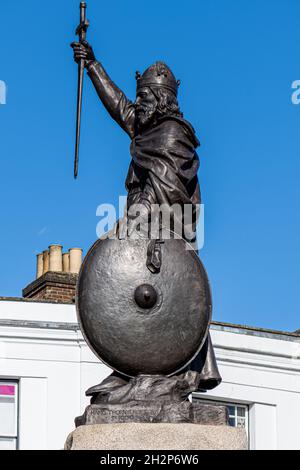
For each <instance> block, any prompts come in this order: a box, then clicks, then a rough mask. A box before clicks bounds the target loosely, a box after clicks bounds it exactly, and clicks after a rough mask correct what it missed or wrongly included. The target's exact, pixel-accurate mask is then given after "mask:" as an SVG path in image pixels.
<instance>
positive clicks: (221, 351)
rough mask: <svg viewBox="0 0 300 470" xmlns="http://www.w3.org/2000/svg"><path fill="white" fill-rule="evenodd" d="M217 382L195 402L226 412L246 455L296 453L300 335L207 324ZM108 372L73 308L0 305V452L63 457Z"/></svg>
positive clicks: (299, 437) (299, 442)
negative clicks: (52, 452) (244, 437)
mask: <svg viewBox="0 0 300 470" xmlns="http://www.w3.org/2000/svg"><path fill="white" fill-rule="evenodd" d="M211 336H212V341H213V345H214V349H215V353H216V357H217V361H218V365H219V369H220V372H221V375H222V378H223V381H222V384H221V385H220V386H218V387H217V388H216V389H215V390H212V391H211V392H209V393H205V394H203V393H201V394H194V396H193V399H195V400H210V401H214V402H218V403H225V404H226V405H228V407H229V408H228V410H229V416H230V424H231V425H237V426H245V428H246V430H247V433H248V441H249V448H250V449H300V335H298V334H296V333H284V332H273V331H270V330H262V329H256V328H251V327H244V326H237V325H230V324H220V323H213V324H212V325H211ZM110 372H111V371H110V369H109V368H108V367H107V366H105V365H104V364H102V363H101V362H100V361H99V359H97V357H96V356H95V355H94V354H93V353H92V352H91V350H90V349H89V347H88V346H87V345H86V343H85V341H84V339H83V337H82V334H81V332H80V330H79V327H78V324H77V319H76V312H75V306H74V304H62V303H57V302H56V303H52V302H43V301H36V300H30V299H29V300H26V299H25V300H24V299H7V298H2V300H0V449H62V448H63V446H64V442H65V440H66V437H67V435H68V433H69V432H71V431H72V430H73V429H74V418H75V417H76V416H78V415H81V414H82V413H83V411H84V409H85V407H86V406H87V405H88V403H89V399H88V398H87V397H86V396H85V391H86V390H87V389H88V388H89V387H90V386H92V385H95V384H97V383H99V382H100V381H101V380H103V379H104V378H105V377H106V376H107V375H108V374H109V373H110Z"/></svg>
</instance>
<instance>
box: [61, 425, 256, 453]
mask: <svg viewBox="0 0 300 470" xmlns="http://www.w3.org/2000/svg"><path fill="white" fill-rule="evenodd" d="M174 449H176V450H246V449H247V438H246V432H245V430H244V429H241V428H233V427H230V426H211V425H201V424H190V423H188V424H186V423H180V424H174V423H155V424H151V423H118V424H91V425H86V426H79V427H78V428H77V429H75V431H73V432H72V433H71V434H69V436H68V438H67V441H66V444H65V450H174Z"/></svg>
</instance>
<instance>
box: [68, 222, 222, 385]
mask: <svg viewBox="0 0 300 470" xmlns="http://www.w3.org/2000/svg"><path fill="white" fill-rule="evenodd" d="M170 233H174V232H172V231H170ZM108 234H109V233H107V234H104V235H103V236H101V237H100V238H98V239H97V240H96V241H95V242H94V243H93V244H92V246H91V247H90V248H89V250H88V252H87V253H86V255H85V257H84V259H83V261H82V264H81V267H80V270H79V273H78V279H77V282H76V292H75V307H76V317H77V321H78V324H79V327H80V331H81V333H82V336H83V338H84V340H85V342H86V343H87V345H88V346H89V348H90V349H91V350H92V352H93V353H94V354H95V356H96V357H97V358H98V359H100V361H101V362H102V364H104V365H106V366H107V367H108V368H109V369H112V370H113V371H116V372H117V373H118V374H121V375H123V376H124V377H129V378H133V377H136V375H130V374H126V373H125V372H122V371H120V370H118V369H116V368H114V367H112V366H111V365H110V364H108V363H107V362H106V361H104V360H103V359H102V357H101V356H100V355H99V353H98V352H97V351H95V348H94V347H93V346H92V345H91V343H90V341H89V339H88V337H87V335H86V333H85V330H84V328H83V324H82V321H81V317H80V312H79V305H78V304H79V303H78V289H79V280H80V277H81V275H82V271H83V269H84V266H85V264H86V262H87V259H88V256H89V254H90V253H91V251H92V250H93V249H94V248H95V246H97V245H98V244H99V243H101V242H103V241H105V240H107V239H108V240H109V238H108V236H106V235H108ZM177 236H178V235H177ZM179 239H180V240H182V241H183V242H184V243H185V244H186V245H189V246H191V245H190V243H188V242H187V241H186V240H184V239H183V238H182V237H179V238H177V240H179ZM187 251H189V252H190V253H191V255H192V257H194V258H195V259H196V262H197V263H198V262H200V263H201V266H202V268H203V270H204V273H205V276H206V280H207V286H208V292H209V299H210V308H209V315H208V317H209V319H208V322H207V326H206V331H205V334H204V336H203V338H202V341H201V343H200V346H199V347H198V349H197V351H196V352H195V354H194V355H193V356H192V358H191V359H189V361H188V362H186V363H185V364H184V365H183V366H181V367H179V368H178V369H176V370H175V371H174V372H171V373H170V374H163V375H165V376H166V377H172V376H173V375H176V374H178V373H179V372H180V371H182V370H184V369H185V368H186V367H188V365H189V364H190V363H191V362H192V361H193V360H194V359H195V358H196V357H197V356H198V354H199V353H200V351H201V349H202V347H203V345H204V343H205V341H206V340H207V337H208V333H209V327H210V324H211V320H212V308H213V307H212V292H211V285H210V282H209V278H208V275H207V272H206V269H205V267H204V265H203V263H202V261H201V260H200V257H199V256H198V255H197V254H196V252H195V250H194V249H193V248H192V247H191V250H187ZM137 375H138V374H137ZM153 375H156V374H153Z"/></svg>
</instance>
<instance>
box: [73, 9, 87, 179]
mask: <svg viewBox="0 0 300 470" xmlns="http://www.w3.org/2000/svg"><path fill="white" fill-rule="evenodd" d="M79 8H80V23H79V25H78V26H77V28H76V34H77V35H78V37H79V42H82V41H84V40H85V38H86V31H87V28H88V26H89V22H88V21H87V19H86V3H85V2H80V5H79ZM83 73H84V59H80V62H79V63H78V88H77V118H76V144H75V161H74V178H75V179H76V178H77V174H78V157H79V141H80V122H81V108H82V87H83Z"/></svg>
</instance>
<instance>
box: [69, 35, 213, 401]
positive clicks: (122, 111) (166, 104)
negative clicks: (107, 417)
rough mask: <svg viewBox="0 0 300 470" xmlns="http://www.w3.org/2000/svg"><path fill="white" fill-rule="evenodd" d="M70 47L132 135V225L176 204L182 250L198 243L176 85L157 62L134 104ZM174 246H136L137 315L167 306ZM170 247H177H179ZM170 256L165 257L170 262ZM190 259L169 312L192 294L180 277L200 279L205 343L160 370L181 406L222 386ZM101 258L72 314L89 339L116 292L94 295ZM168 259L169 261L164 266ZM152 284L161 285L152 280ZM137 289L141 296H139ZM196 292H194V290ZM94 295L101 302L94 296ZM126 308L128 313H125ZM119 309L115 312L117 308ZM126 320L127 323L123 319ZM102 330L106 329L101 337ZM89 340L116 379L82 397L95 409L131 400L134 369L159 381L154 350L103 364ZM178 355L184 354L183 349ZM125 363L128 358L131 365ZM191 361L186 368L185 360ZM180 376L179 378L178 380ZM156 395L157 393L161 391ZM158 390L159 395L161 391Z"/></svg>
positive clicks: (90, 265)
mask: <svg viewBox="0 0 300 470" xmlns="http://www.w3.org/2000/svg"><path fill="white" fill-rule="evenodd" d="M71 46H72V48H73V50H74V59H75V61H76V62H77V63H81V62H82V61H84V65H85V68H86V70H87V72H88V75H89V77H90V79H91V80H92V82H93V84H94V87H95V89H96V91H97V93H98V96H99V98H100V100H101V101H102V103H103V105H104V106H105V108H106V109H107V111H108V112H109V114H110V115H111V117H112V118H113V119H114V120H115V121H116V122H117V123H118V124H119V125H120V126H121V128H122V129H123V130H124V131H125V132H126V133H127V134H128V135H129V137H130V139H131V145H130V153H131V157H132V160H131V163H130V166H129V170H128V174H127V178H126V189H127V191H128V199H127V210H128V214H129V221H130V218H131V216H130V208H131V207H132V206H133V205H134V204H137V203H138V204H139V205H140V206H141V207H142V208H143V212H144V217H145V218H146V219H148V220H149V219H150V218H151V214H152V207H153V206H154V205H155V204H156V205H157V204H158V205H162V204H163V205H165V206H167V207H169V208H170V211H171V212H172V207H173V206H174V205H176V204H177V205H178V204H179V205H180V206H182V207H183V206H184V205H187V204H188V205H190V206H191V207H192V224H191V227H192V230H190V229H189V230H186V231H185V232H184V234H185V235H184V237H183V238H184V241H185V242H190V241H193V240H194V239H195V232H194V229H195V224H196V222H197V215H198V205H199V204H200V189H199V182H198V177H197V171H198V168H199V158H198V155H197V153H196V148H197V147H198V146H199V145H200V143H199V141H198V139H197V137H196V134H195V131H194V129H193V127H192V125H191V124H190V123H189V122H188V121H187V120H185V119H184V117H183V114H182V112H181V111H180V108H179V105H178V101H177V94H178V87H179V81H178V80H176V79H175V77H174V75H173V73H172V71H171V70H170V68H169V67H168V66H167V65H166V64H165V63H163V62H156V63H154V64H153V65H151V66H150V67H149V68H148V69H147V70H146V71H145V72H144V73H143V74H142V75H141V74H140V73H139V72H137V73H136V82H137V89H136V100H135V101H134V102H132V101H130V100H129V99H128V98H127V97H126V96H125V94H124V93H123V92H122V91H121V90H120V89H119V88H118V87H117V86H116V84H115V83H114V82H113V81H112V80H111V79H110V77H109V76H108V74H107V73H106V71H105V69H104V68H103V66H102V64H101V63H100V62H99V61H97V60H96V58H95V55H94V52H93V49H92V47H91V46H90V44H89V43H88V42H87V41H86V40H83V41H81V42H74V43H72V44H71ZM133 219H134V217H133ZM185 223H186V222H185V220H184V219H183V220H182V224H183V225H185ZM172 241H173V242H174V243H173V245H172V248H170V247H171V245H170V244H168V243H165V246H164V247H163V248H162V245H161V243H163V241H162V240H150V242H149V244H148V249H147V253H145V250H144V245H143V246H142V245H141V244H139V242H138V241H137V242H136V245H135V246H136V251H137V252H138V251H139V259H142V258H143V257H146V261H145V265H146V266H147V268H148V271H149V276H148V274H147V271H144V270H143V268H139V269H140V271H139V272H141V271H142V272H143V275H142V277H143V279H144V281H145V279H146V280H147V282H146V283H145V282H142V280H141V282H140V284H141V285H140V286H137V287H136V289H135V291H134V300H135V304H134V305H135V308H136V309H138V307H142V308H145V309H146V311H147V312H153V311H154V310H150V309H152V308H156V307H155V305H156V306H157V305H158V302H159V298H160V297H159V296H160V295H161V297H163V298H164V299H165V300H166V294H165V293H164V292H162V293H161V292H160V291H161V290H163V289H161V288H160V286H159V282H165V280H166V277H167V276H168V275H170V276H172V275H173V273H172V266H171V265H172V250H174V249H175V250H177V251H176V253H181V251H182V246H181V245H180V243H183V241H179V240H172ZM175 242H177V244H176V243H175ZM110 246H113V248H112V249H111V251H110V256H111V253H115V255H114V256H116V259H118V257H119V259H121V257H122V256H123V258H122V263H123V264H124V252H125V251H126V250H127V248H126V249H124V250H122V253H120V250H119V251H118V246H116V244H114V245H113V244H112V245H110ZM168 250H169V251H168ZM180 250H181V251H180ZM117 252H118V253H117ZM162 252H163V257H162ZM173 252H174V251H173ZM167 253H169V254H168V255H167ZM182 253H183V252H182ZM187 253H188V252H186V256H185V255H184V254H182V260H181V261H180V260H179V261H178V270H179V271H180V269H181V265H182V266H183V268H184V269H186V271H184V269H183V274H182V283H181V285H180V282H179V284H178V286H176V289H177V293H176V290H175V288H174V286H173V288H174V290H173V291H172V292H173V294H174V295H175V296H176V295H177V299H173V305H174V302H176V306H177V307H178V309H180V308H181V312H183V313H182V315H184V313H185V312H184V309H185V305H186V304H184V302H183V301H182V302H181V301H180V298H181V297H182V295H181V294H180V292H183V290H184V289H185V290H188V289H189V286H188V285H187V284H185V281H184V275H185V273H188V275H187V278H186V279H187V282H190V279H194V278H195V279H196V281H195V283H197V282H198V281H197V279H199V286H200V287H199V289H200V290H199V292H200V291H201V293H200V294H199V295H200V297H199V298H201V299H202V298H203V299H204V300H203V306H201V309H202V310H201V311H202V314H203V315H204V316H203V318H202V323H201V324H200V323H199V328H201V327H202V326H203V325H204V330H205V331H204V330H203V332H202V333H201V334H202V336H201V338H202V339H203V341H202V339H201V338H198V339H197V341H198V343H197V344H198V346H200V344H201V349H200V351H199V348H198V352H197V354H196V355H195V354H194V353H195V351H196V349H195V346H193V348H194V349H191V351H188V352H187V356H184V353H182V354H183V356H182V361H181V362H180V357H178V358H176V360H175V362H176V361H177V362H176V364H175V363H174V364H173V363H172V361H171V362H165V369H163V366H161V369H162V372H161V373H162V374H165V375H166V376H168V377H172V376H173V377H174V379H175V382H176V377H177V378H178V382H177V386H178V383H180V384H181V386H182V390H183V392H182V395H181V398H182V397H183V396H187V395H188V393H190V392H191V391H194V390H202V391H205V390H209V389H212V388H214V387H216V386H217V385H218V384H219V383H220V382H221V377H220V374H219V372H218V368H217V364H216V360H215V356H214V351H213V347H212V343H211V339H210V335H209V332H208V326H209V322H210V313H207V312H209V309H211V299H210V291H209V284H208V280H207V276H206V273H205V270H204V268H203V266H202V264H201V262H200V260H199V258H198V256H197V254H196V253H195V252H193V255H192V256H193V257H194V259H193V260H192V259H191V258H190V257H191V254H189V255H188V254H187ZM105 256H108V251H107V249H106V248H105V247H104V245H101V244H99V241H97V242H96V243H95V245H94V247H92V248H91V250H90V252H89V254H88V255H87V258H86V261H85V263H84V264H83V268H82V272H81V277H80V283H79V288H78V297H79V299H78V303H77V308H78V309H79V318H80V321H81V324H82V326H83V330H84V331H85V332H87V330H89V329H90V330H91V328H92V326H91V325H93V328H94V329H95V325H98V326H99V329H100V328H101V323H99V321H98V317H97V315H98V314H99V311H98V310H97V308H96V306H98V305H99V303H100V304H101V303H103V305H102V306H101V308H103V310H102V311H103V312H104V311H105V308H104V305H109V302H110V300H109V299H111V297H112V295H114V293H113V292H109V293H107V295H108V296H109V299H106V298H105V297H106V294H105V291H104V290H103V291H102V294H101V296H100V294H99V290H97V289H98V288H99V286H100V284H101V282H102V281H103V282H106V281H107V279H106V276H105V274H104V278H105V279H104V280H103V279H102V280H101V278H100V276H99V269H98V266H100V260H101V263H102V262H103V260H104V259H105ZM166 256H169V257H168V258H166ZM178 256H179V255H178ZM132 259H133V258H132ZM95 260H96V261H95ZM131 262H132V261H131ZM97 263H98V264H97ZM137 263H138V261H137ZM164 263H165V266H164ZM174 263H175V261H174ZM185 263H186V266H185ZM115 264H118V271H117V273H120V272H121V271H122V269H121V268H120V266H121V264H120V262H119V261H117V262H116V263H115ZM123 264H122V266H123ZM106 265H107V266H106V270H109V266H108V263H106ZM129 265H130V261H128V267H129ZM101 266H102V264H101ZM192 266H194V267H192ZM97 270H98V274H95V273H97ZM112 272H113V271H112ZM91 273H92V274H91ZM102 275H103V274H102ZM109 275H110V279H112V273H111V272H110V274H109ZM151 276H152V277H151ZM155 276H158V277H156V278H155ZM159 276H160V277H159ZM164 276H165V278H164ZM193 276H194V277H193ZM118 279H119V278H118ZM134 279H135V278H134ZM151 279H159V282H157V281H155V280H154V281H153V282H150V280H151ZM107 282H108V281H107ZM119 282H120V284H121V287H122V289H123V286H124V285H125V284H126V282H127V283H128V282H129V281H128V279H127V280H126V277H124V276H123V278H122V276H120V279H119ZM167 284H168V283H167ZM200 284H201V285H200ZM92 285H93V286H94V292H92V288H91V286H92ZM107 286H108V284H106V288H108V287H107ZM96 287H97V289H96ZM138 289H139V291H137V290H138ZM195 289H196V291H197V288H196V287H195ZM96 290H97V292H98V294H99V295H97V294H96ZM116 290H117V285H116V284H114V292H116ZM125 291H126V288H125V289H124V291H122V295H123V294H124V292H125ZM196 291H194V290H193V288H192V287H191V293H190V297H189V299H188V300H185V302H187V301H188V302H191V304H193V306H195V300H197V299H198V297H197V295H196V294H195V295H196V297H195V298H194V299H193V298H192V296H193V295H194V293H195V292H196ZM126 292H127V291H126ZM115 295H116V297H117V299H119V297H118V295H119V292H117V293H116V294H115ZM180 295H181V297H180ZM141 298H142V299H144V300H142V303H143V302H144V303H145V305H144V306H143V305H140V304H139V302H140V299H141ZM197 301H198V300H197ZM105 302H106V303H105ZM120 302H121V301H120ZM147 302H148V303H149V302H150V303H151V306H149V305H150V304H149V305H146V303H147ZM128 305H129V304H128ZM128 305H127V308H129V307H128ZM87 306H88V311H89V312H91V314H88V317H89V318H88V321H85V320H83V317H84V315H82V312H83V311H85V312H87ZM123 307H124V305H123ZM121 308H122V307H121ZM157 308H158V307H157ZM165 308H166V309H167V308H168V309H169V310H170V308H171V305H170V304H167V305H166V307H165ZM199 308H200V307H199V306H198V309H199ZM116 309H118V306H117V305H116ZM147 309H148V310H147ZM169 310H168V311H169ZM187 310H188V308H187ZM80 312H81V313H80ZM123 312H124V308H123V310H122V312H121V311H118V314H123ZM205 312H206V313H205ZM89 315H90V316H89ZM124 315H125V316H126V314H125V313H124ZM176 315H177V312H176ZM96 317H97V318H96ZM179 317H180V312H178V318H179ZM137 318H140V317H137ZM148 318H150V316H148ZM176 318H177V317H176ZM97 321H98V323H97ZM93 322H94V323H93ZM149 322H150V320H149ZM105 327H106V325H105ZM105 327H103V328H104V330H105ZM137 328H138V326H137ZM157 328H158V327H157ZM182 328H183V329H184V328H186V329H187V326H185V327H184V326H183V327H182ZM191 328H197V324H196V323H193V322H191ZM104 330H103V331H104ZM158 333H159V330H157V334H158ZM182 334H183V337H184V335H185V334H187V335H188V331H187V330H186V332H184V331H182ZM103 335H104V333H103ZM86 336H88V337H87V340H88V342H89V344H90V345H91V347H92V348H93V350H94V351H95V352H96V353H97V351H98V354H99V356H100V357H101V358H102V359H103V357H104V359H106V360H104V362H106V363H108V364H109V365H111V366H112V367H113V368H114V369H115V372H114V373H113V374H112V375H111V376H110V377H108V378H107V379H106V380H105V381H104V382H102V383H101V384H99V385H97V386H95V387H92V388H91V389H90V390H88V392H87V394H88V395H91V396H92V397H93V398H92V402H93V403H99V402H101V401H102V402H103V400H104V401H106V402H110V403H113V402H115V400H116V397H119V398H118V399H119V403H120V402H122V399H121V398H120V397H122V396H123V395H122V392H121V391H120V390H121V389H122V390H123V391H124V394H125V395H126V394H128V381H130V380H135V379H131V377H136V375H137V374H138V371H139V368H140V372H141V373H142V374H149V373H150V374H159V373H160V366H159V362H160V359H159V357H158V356H156V355H155V353H154V350H153V356H152V357H153V360H152V361H151V360H149V361H148V360H147V358H146V356H144V357H143V361H142V360H141V361H140V362H139V361H138V360H135V359H136V358H134V356H133V355H131V356H130V355H129V354H128V355H127V354H126V352H124V351H126V350H127V351H128V349H126V348H124V351H123V354H125V359H124V361H123V362H122V361H121V360H118V358H117V357H116V358H113V359H111V360H110V359H109V358H107V356H108V355H109V354H108V352H107V350H106V351H105V352H104V351H103V350H102V351H101V352H100V353H99V348H100V349H101V344H100V346H99V344H97V338H96V337H95V335H93V334H90V332H89V333H88V334H86ZM134 336H135V331H134V327H133V331H131V338H132V347H133V348H134ZM92 337H93V338H92ZM154 340H155V339H154ZM101 341H103V344H104V343H105V345H107V344H108V345H111V344H112V342H111V341H112V338H109V333H107V336H105V337H104V336H103V338H102V340H101ZM109 341H110V342H109ZM128 341H129V340H128ZM170 341H173V343H174V339H173V338H172V339H171V340H170ZM187 341H188V340H187ZM179 342H180V341H179ZM170 344H171V343H170ZM191 344H192V341H191ZM126 345H127V343H126ZM175 347H176V345H175ZM182 347H184V346H183V343H182ZM97 348H98V349H97ZM108 349H109V348H108ZM139 351H140V350H139ZM146 352H147V351H146ZM101 353H102V354H101ZM192 353H193V354H192ZM188 355H189V356H188ZM127 356H128V357H127ZM129 356H130V357H131V362H130V360H129ZM175 356H176V355H175ZM179 356H180V354H179ZM192 356H193V357H192ZM188 357H189V360H187V358H188ZM191 357H192V360H191ZM127 359H128V360H127ZM162 363H163V361H162ZM130 364H132V368H131V367H130ZM133 364H134V365H133ZM145 364H147V366H145ZM155 365H157V367H155ZM147 367H148V368H147ZM168 367H169V369H168ZM172 367H173V369H172ZM144 369H145V370H144ZM149 371H150V372H149ZM179 372H180V375H178V374H179ZM168 380H169V382H168V384H169V383H171V382H170V379H168ZM166 383H167V382H166ZM182 384H184V385H182ZM135 386H136V384H135ZM168 386H169V385H168ZM120 387H121V388H120ZM122 387H123V388H122ZM124 387H125V388H124ZM160 387H162V386H161V384H160ZM162 388H163V387H162ZM162 388H161V389H160V390H162ZM104 397H105V399H104ZM120 400H121V401H120Z"/></svg>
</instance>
